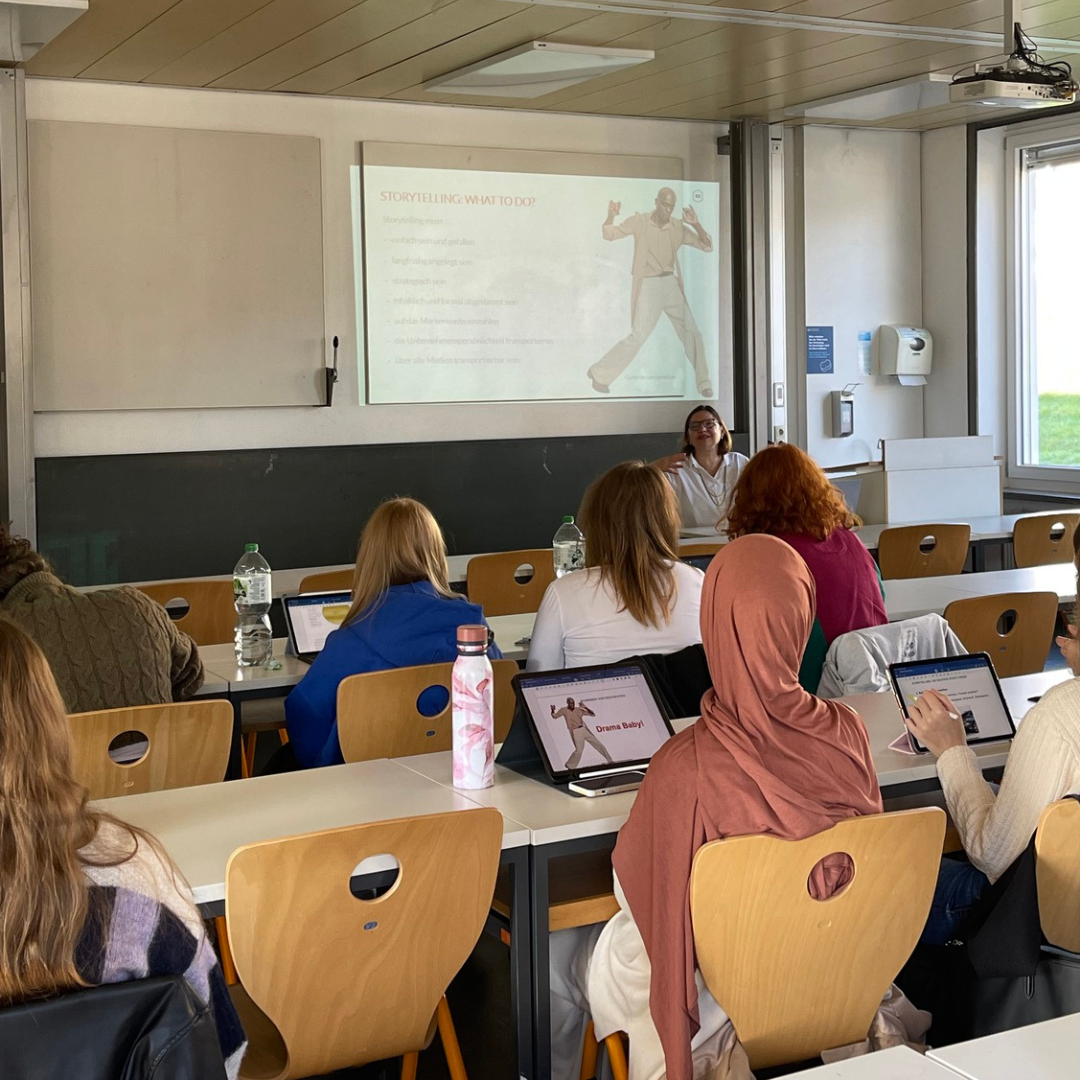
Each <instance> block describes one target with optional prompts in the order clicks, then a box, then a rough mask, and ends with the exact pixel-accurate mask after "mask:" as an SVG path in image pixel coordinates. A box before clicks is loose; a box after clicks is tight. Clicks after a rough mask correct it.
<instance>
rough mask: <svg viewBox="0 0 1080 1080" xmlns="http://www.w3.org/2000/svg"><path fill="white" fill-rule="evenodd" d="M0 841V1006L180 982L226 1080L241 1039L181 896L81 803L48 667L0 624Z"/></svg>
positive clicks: (131, 841)
mask: <svg viewBox="0 0 1080 1080" xmlns="http://www.w3.org/2000/svg"><path fill="white" fill-rule="evenodd" d="M0 837H2V838H3V840H2V851H3V858H0V896H2V897H3V913H4V917H3V920H2V922H0V1004H2V1005H11V1004H14V1003H16V1002H19V1001H25V1000H28V999H31V998H36V997H44V996H47V995H49V994H52V993H54V992H55V991H59V990H69V989H75V988H77V987H84V986H96V985H100V984H102V983H116V982H126V981H127V980H129V979H145V978H150V977H151V976H155V975H182V976H183V977H184V978H185V979H186V981H187V982H188V983H189V985H190V986H191V988H192V990H194V991H195V994H196V995H197V996H198V997H199V998H200V1000H202V1001H204V1002H207V1003H209V1005H210V1007H211V1010H212V1012H213V1015H214V1022H215V1025H216V1027H217V1033H218V1039H219V1040H220V1042H221V1050H222V1054H223V1056H224V1058H225V1064H226V1071H227V1073H228V1075H229V1077H230V1078H231V1077H235V1076H236V1075H237V1074H238V1072H239V1068H240V1060H241V1058H242V1057H243V1055H244V1048H245V1043H244V1032H243V1029H242V1028H241V1026H240V1020H239V1018H238V1017H237V1015H236V1010H235V1009H234V1008H233V1004H232V999H231V998H230V997H229V992H228V989H227V988H226V986H225V980H224V978H223V976H222V974H221V968H220V967H219V966H218V962H217V957H216V956H215V955H214V950H213V947H212V946H211V945H210V942H209V941H208V940H207V937H206V932H205V930H204V928H203V923H202V919H201V918H200V917H199V913H198V911H197V910H196V908H195V905H194V903H193V901H192V897H191V894H190V892H189V891H188V889H187V886H186V885H185V884H184V882H183V880H182V879H181V878H180V876H179V871H177V869H176V867H175V866H173V864H172V862H171V861H170V860H169V857H168V856H167V855H166V854H165V853H164V851H163V850H162V849H161V847H160V845H159V844H158V842H157V841H156V840H155V839H154V838H153V837H152V836H150V835H148V834H147V833H145V832H143V831H142V830H141V829H136V828H134V827H133V826H130V825H126V824H124V822H122V821H119V820H117V819H116V818H114V817H113V816H112V815H111V814H107V813H105V812H103V811H101V810H97V809H94V808H93V807H91V806H89V805H88V803H87V793H86V789H85V788H82V787H80V786H79V785H78V784H77V783H76V782H75V778H74V776H73V775H72V771H71V733H70V729H69V727H68V720H67V717H66V716H65V714H64V703H63V701H61V699H60V691H59V689H58V688H57V685H56V681H55V679H53V676H52V672H51V671H50V670H49V665H48V663H47V662H46V659H45V656H44V654H43V652H42V651H41V649H40V648H38V646H37V645H36V644H34V642H33V641H32V640H31V639H30V638H29V637H28V636H27V635H26V634H25V633H23V631H22V630H20V629H19V628H18V627H17V626H15V625H13V624H12V623H11V622H9V621H8V620H6V619H0ZM0 1071H2V1070H0Z"/></svg>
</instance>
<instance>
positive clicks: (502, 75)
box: [423, 41, 656, 98]
mask: <svg viewBox="0 0 1080 1080" xmlns="http://www.w3.org/2000/svg"><path fill="white" fill-rule="evenodd" d="M655 56H656V53H654V52H653V51H652V49H608V48H602V47H599V46H591V45H562V44H559V43H558V42H555V41H530V42H529V43H528V44H527V45H520V46H518V47H517V48H516V49H510V50H509V51H508V52H504V53H499V54H498V56H491V57H488V59H487V60H481V61H480V63H478V64H470V65H469V66H468V67H463V68H458V69H457V71H451V72H448V73H447V74H446V75H440V76H439V77H438V78H437V79H430V80H429V81H427V82H425V83H424V84H423V89H424V90H428V91H434V92H438V93H441V94H467V95H469V96H470V97H476V96H480V97H501V98H536V97H543V96H544V95H545V94H553V93H555V91H556V90H564V89H565V88H566V87H568V86H574V85H575V84H576V83H582V82H587V81H588V80H589V79H599V78H600V77H601V76H602V75H610V74H611V73H612V72H613V71H622V70H624V69H625V68H629V67H634V66H635V65H636V64H645V63H647V62H648V61H650V60H652V59H653V58H654V57H655Z"/></svg>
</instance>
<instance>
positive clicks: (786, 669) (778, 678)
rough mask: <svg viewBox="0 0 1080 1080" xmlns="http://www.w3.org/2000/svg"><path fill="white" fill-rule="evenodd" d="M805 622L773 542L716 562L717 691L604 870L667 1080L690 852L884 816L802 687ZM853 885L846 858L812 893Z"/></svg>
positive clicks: (844, 710)
mask: <svg viewBox="0 0 1080 1080" xmlns="http://www.w3.org/2000/svg"><path fill="white" fill-rule="evenodd" d="M813 622H814V579H813V577H812V576H811V574H810V571H809V570H808V569H807V566H806V563H804V562H803V560H802V559H801V558H800V557H799V555H798V554H797V553H796V552H795V551H794V550H793V549H792V548H791V547H789V546H788V545H787V544H785V543H784V542H783V541H782V540H778V539H776V538H775V537H772V536H765V535H752V536H745V537H742V538H740V539H738V540H735V541H733V542H732V543H730V544H728V545H727V546H726V547H724V548H722V549H721V550H720V553H719V554H718V555H717V556H716V557H715V558H714V559H713V561H712V563H711V565H710V566H709V570H708V573H706V575H705V585H704V587H703V589H702V593H701V637H702V641H703V642H704V645H705V655H706V657H707V659H708V662H709V672H710V674H711V675H712V682H713V685H712V689H711V690H709V691H707V692H706V694H705V696H704V697H703V698H702V700H701V714H702V715H701V719H700V720H699V721H698V722H697V723H696V724H694V725H693V727H691V728H689V729H687V730H686V731H684V732H682V733H680V734H679V735H677V736H676V737H675V738H673V739H671V740H669V741H668V742H667V743H666V744H665V746H664V747H663V748H662V749H661V750H660V752H659V753H658V754H657V755H656V756H655V757H654V758H653V760H652V763H651V764H650V766H649V770H648V773H647V774H646V780H645V783H644V784H643V785H642V787H641V790H640V791H639V792H638V797H637V799H636V800H635V802H634V808H633V811H632V812H631V814H630V817H629V819H628V821H627V822H626V824H625V825H624V826H623V828H622V831H621V832H620V833H619V842H618V844H617V845H616V847H615V851H614V853H613V856H612V862H613V864H614V867H615V870H616V872H617V873H618V875H619V882H620V884H621V885H622V888H623V892H624V893H625V895H626V899H627V902H628V903H629V905H630V911H631V914H632V915H633V917H634V921H635V923H636V924H637V927H638V930H639V931H640V932H641V937H642V940H643V941H644V943H645V949H646V951H647V952H648V954H649V960H650V962H651V964H652V981H651V985H650V994H649V1005H650V1010H651V1012H652V1017H653V1022H654V1023H655V1024H656V1029H657V1032H658V1034H659V1036H660V1042H661V1044H662V1046H663V1048H664V1055H665V1058H666V1062H667V1075H668V1080H691V1077H692V1075H693V1064H692V1060H691V1054H690V1042H691V1039H692V1038H693V1036H694V1035H695V1034H696V1033H697V1030H698V1010H697V986H696V983H695V979H694V971H695V968H696V966H697V965H696V959H695V956H694V938H693V927H692V925H691V921H690V869H691V866H692V865H693V861H694V855H695V853H696V852H697V849H698V848H699V847H701V845H702V844H705V843H707V842H708V841H710V840H716V839H719V838H721V837H725V836H745V835H756V834H762V833H764V834H766V835H769V836H779V837H782V838H784V839H789V840H798V839H802V838H803V837H807V836H812V835H814V834H815V833H819V832H823V831H824V830H825V829H828V828H829V827H830V826H832V825H834V824H835V823H836V822H837V821H840V820H842V819H843V818H847V817H854V816H857V815H860V814H874V813H880V811H881V792H880V790H879V789H878V784H877V777H876V775H875V773H874V764H873V760H872V759H871V756H870V744H869V741H868V740H867V736H866V730H865V728H864V727H863V725H862V722H861V721H860V720H859V718H858V716H857V715H856V713H855V712H854V711H853V710H851V709H850V708H848V707H847V706H846V705H841V704H839V703H837V702H834V701H824V700H822V699H821V698H817V697H814V696H813V695H812V694H809V693H807V692H806V691H805V690H803V689H802V687H801V686H800V685H799V677H798V676H799V664H800V662H801V660H802V654H803V650H804V649H805V647H806V642H807V640H808V638H809V636H810V628H811V626H812V625H813ZM827 862H828V860H826V863H827ZM849 874H850V870H849V865H848V863H847V861H846V860H843V859H841V860H840V861H838V862H837V863H835V864H830V865H822V866H819V867H817V868H815V874H814V878H813V880H812V881H811V891H812V892H813V893H814V894H815V895H817V896H822V897H825V896H829V895H831V894H832V892H834V891H835V890H836V889H837V888H839V887H840V886H841V885H843V884H845V883H846V881H847V880H848V875H849ZM720 1005H721V1006H722V1005H723V1001H721V1002H720Z"/></svg>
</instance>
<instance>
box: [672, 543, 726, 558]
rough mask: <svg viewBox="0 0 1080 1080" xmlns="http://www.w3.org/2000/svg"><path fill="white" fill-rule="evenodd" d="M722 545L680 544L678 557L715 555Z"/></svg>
mask: <svg viewBox="0 0 1080 1080" xmlns="http://www.w3.org/2000/svg"><path fill="white" fill-rule="evenodd" d="M723 546H724V545H723V544H722V543H716V544H680V545H679V558H680V559H692V558H694V557H696V556H701V555H715V554H716V553H717V552H718V551H719V550H720V549H721V548H722V547H723Z"/></svg>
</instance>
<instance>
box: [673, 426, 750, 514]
mask: <svg viewBox="0 0 1080 1080" xmlns="http://www.w3.org/2000/svg"><path fill="white" fill-rule="evenodd" d="M746 463H747V458H746V457H744V456H743V455H742V454H737V453H736V452H735V451H734V450H732V449H731V432H730V431H728V429H727V427H726V425H725V424H724V421H723V420H721V419H720V414H719V413H718V412H717V411H716V410H715V409H714V408H713V407H712V406H711V405H698V406H696V407H695V408H694V410H693V411H692V412H691V413H690V415H689V416H688V417H687V418H686V423H685V424H684V425H683V448H682V450H681V451H680V452H679V453H678V454H670V455H669V456H668V457H665V458H661V459H660V460H659V461H654V462H653V464H654V465H656V467H657V468H659V469H662V470H663V471H664V473H665V474H666V475H667V478H668V482H669V483H670V484H671V486H672V488H674V490H675V495H676V497H677V498H678V500H679V516H680V518H681V519H682V525H683V528H694V527H696V526H703V525H715V526H716V530H717V532H725V531H726V530H727V515H728V506H729V503H730V501H731V493H732V491H733V490H734V489H735V481H736V480H738V479H739V473H741V472H742V470H743V467H744V466H745V465H746Z"/></svg>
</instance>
